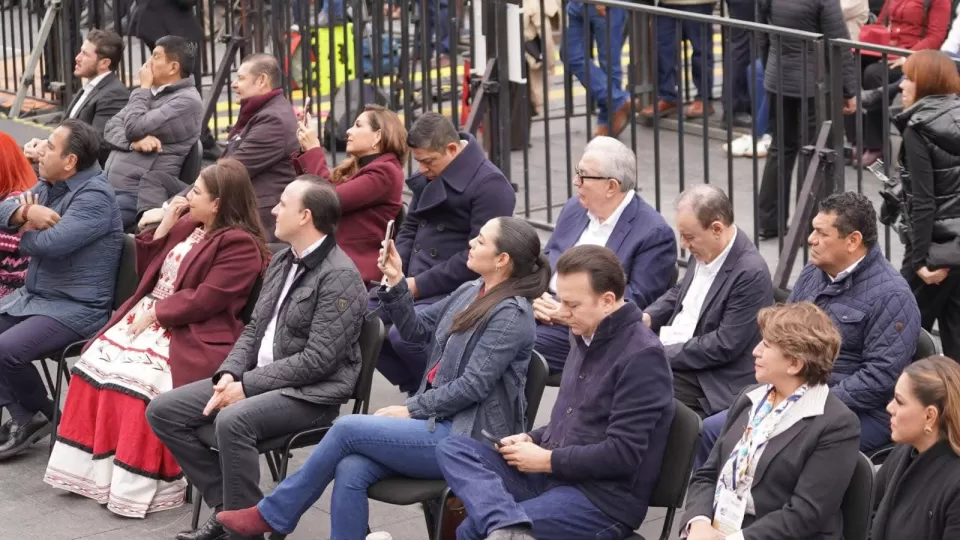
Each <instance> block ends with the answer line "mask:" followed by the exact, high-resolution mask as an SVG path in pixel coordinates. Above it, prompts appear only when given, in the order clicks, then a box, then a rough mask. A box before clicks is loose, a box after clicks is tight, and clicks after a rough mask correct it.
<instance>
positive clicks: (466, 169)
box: [371, 112, 516, 392]
mask: <svg viewBox="0 0 960 540" xmlns="http://www.w3.org/2000/svg"><path fill="white" fill-rule="evenodd" d="M407 145H408V146H409V147H410V151H411V153H412V154H413V157H414V159H416V160H417V163H418V164H419V166H420V172H419V173H417V174H415V175H413V176H411V177H410V178H409V179H407V186H408V187H409V188H410V190H411V191H413V198H412V199H411V200H410V206H409V211H408V212H407V217H406V219H405V220H404V222H403V223H402V224H401V225H400V228H399V231H398V233H397V239H396V245H397V251H398V252H399V253H400V258H401V259H402V260H403V267H404V268H405V269H406V271H407V276H409V277H407V286H408V287H409V288H410V291H411V292H412V293H413V297H414V298H415V299H416V301H417V304H419V305H424V304H432V303H433V302H436V301H437V300H439V299H441V298H443V296H445V295H447V294H450V293H451V292H453V291H455V290H456V289H457V287H459V286H460V285H463V284H464V283H466V282H467V281H470V280H473V279H476V278H477V274H475V273H473V271H471V270H470V269H469V268H467V254H468V253H469V251H470V246H469V242H470V239H471V238H473V237H475V236H477V235H478V234H479V233H480V228H481V227H483V225H484V224H486V223H487V221H490V220H491V219H493V218H496V217H503V216H511V215H513V209H514V206H515V205H516V194H515V193H514V191H513V186H511V185H510V182H509V181H507V178H506V177H505V176H504V175H503V173H502V172H500V169H498V168H497V167H496V165H494V164H493V163H491V162H490V160H488V159H487V157H486V154H484V152H483V148H482V147H481V146H480V144H479V143H478V142H477V141H476V139H474V138H473V136H471V135H470V134H469V133H457V129H456V127H454V125H453V124H452V123H451V122H450V120H449V119H447V118H446V117H444V116H442V115H440V114H437V113H434V112H427V113H424V114H423V115H422V116H420V118H418V119H417V121H416V122H415V123H414V124H413V126H411V128H410V132H409V133H408V134H407ZM376 306H377V302H376V301H375V300H371V308H372V309H376ZM426 361H427V351H426V346H425V345H424V344H420V343H408V342H406V341H403V339H401V338H400V335H399V334H398V333H397V331H396V329H391V330H390V334H389V339H388V340H386V341H385V342H384V344H383V350H382V351H381V354H380V361H379V362H378V363H377V369H378V370H380V372H381V373H382V374H383V375H384V376H385V377H386V378H387V380H389V381H390V382H391V383H393V384H395V385H397V386H398V387H400V390H402V391H404V392H413V391H416V389H417V388H418V387H419V386H420V379H421V378H422V377H423V372H424V370H425V369H426Z"/></svg>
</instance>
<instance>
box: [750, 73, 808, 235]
mask: <svg viewBox="0 0 960 540" xmlns="http://www.w3.org/2000/svg"><path fill="white" fill-rule="evenodd" d="M781 99H782V100H783V107H782V109H783V118H780V117H779V113H780V110H779V109H780V108H781V107H780V104H779V102H778V100H781ZM803 102H804V98H798V97H791V96H781V95H779V94H776V93H774V92H768V93H767V103H769V105H770V115H769V118H770V135H771V138H772V142H771V144H770V150H769V151H768V152H767V163H766V165H765V166H764V168H763V179H762V181H761V184H760V196H759V201H758V202H757V204H758V205H759V214H758V222H759V226H760V228H761V229H766V230H769V231H776V230H780V231H781V234H782V233H783V231H786V230H787V226H786V225H787V223H788V222H789V215H790V185H791V184H792V179H793V174H794V173H793V166H794V164H796V162H797V154H799V153H800V149H802V148H803V147H804V146H806V145H808V144H812V143H813V141H814V140H816V137H817V128H818V126H817V107H816V102H815V100H814V98H812V97H810V98H806V111H804V110H803ZM804 112H806V118H804V117H803V113H804ZM805 172H806V171H798V173H797V174H798V175H799V176H800V178H803V174H804V173H805ZM797 189H799V182H798V188H797ZM781 208H782V209H783V215H782V217H780V209H781ZM778 218H779V219H782V222H781V223H779V225H780V227H779V228H778Z"/></svg>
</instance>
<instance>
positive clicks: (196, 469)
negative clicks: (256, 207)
mask: <svg viewBox="0 0 960 540" xmlns="http://www.w3.org/2000/svg"><path fill="white" fill-rule="evenodd" d="M273 211H274V214H275V216H276V231H275V232H276V236H277V237H278V238H279V239H280V240H282V241H284V242H287V243H289V244H290V246H291V247H290V249H287V250H284V251H281V252H280V253H277V254H276V255H275V256H274V257H273V260H271V261H270V266H269V267H268V268H267V273H266V277H264V280H263V289H262V290H261V292H260V297H259V298H258V300H257V304H256V306H255V307H254V310H253V317H252V320H251V322H250V323H249V324H247V327H246V328H245V329H244V331H243V334H241V335H240V339H239V340H238V341H237V343H236V345H234V347H233V350H232V351H231V352H230V354H229V355H228V356H227V359H226V360H225V361H224V362H223V365H222V366H221V367H220V369H219V370H217V373H216V374H215V375H214V376H213V380H210V379H207V380H201V381H197V382H194V383H191V384H188V385H185V386H181V387H180V388H176V389H174V390H172V391H170V392H166V393H164V394H160V395H159V396H158V397H157V398H155V399H154V400H153V401H151V402H150V405H149V406H148V407H147V421H148V422H149V423H150V426H151V428H152V429H153V431H154V433H156V434H157V437H158V438H159V439H160V440H161V441H163V443H164V444H165V445H166V446H167V448H169V449H170V453H172V454H173V456H174V458H176V460H177V463H179V464H180V467H181V468H182V469H183V472H184V474H186V476H187V478H189V479H190V481H191V482H192V483H193V485H194V486H196V487H197V489H199V490H200V492H201V493H202V494H203V499H204V501H205V502H206V503H207V504H208V505H210V506H211V507H212V508H213V509H214V511H213V512H212V513H211V515H210V519H209V520H207V522H206V523H205V524H204V525H202V526H201V527H200V528H199V529H197V530H195V531H191V532H186V533H181V534H178V535H177V540H224V539H225V538H227V533H226V532H225V531H224V529H223V526H222V525H220V523H219V522H218V521H217V514H218V513H219V511H220V510H223V509H226V510H240V509H242V508H249V507H251V506H253V505H255V504H256V503H257V502H259V501H260V499H262V498H263V493H261V492H260V464H259V459H260V456H259V453H258V452H257V443H258V442H261V441H264V440H266V439H270V438H273V437H279V436H281V435H286V434H290V433H295V432H298V431H303V430H305V429H308V428H313V427H322V426H328V425H330V423H331V422H333V420H334V419H335V418H336V417H337V415H338V414H339V412H340V405H342V404H343V403H346V402H347V401H348V400H349V399H350V398H351V396H353V389H354V386H355V385H356V383H357V378H358V377H359V376H360V360H361V359H360V344H359V339H360V327H361V326H362V325H363V319H364V316H365V314H366V307H367V292H366V289H365V288H364V286H363V279H362V278H361V277H360V271H359V270H357V267H356V266H354V264H353V261H351V260H350V257H348V256H347V255H346V254H345V253H344V252H343V251H342V250H341V249H340V248H339V247H337V243H336V239H335V238H334V233H335V232H336V229H337V225H338V224H339V222H340V198H339V197H338V196H337V191H336V189H334V187H333V186H332V185H331V184H330V183H329V182H327V181H325V180H324V181H322V182H318V181H314V180H312V179H310V177H302V178H300V179H298V180H295V181H294V182H292V183H290V184H289V185H288V186H287V188H286V190H284V192H283V195H282V196H281V197H280V202H279V203H278V204H277V206H276V208H274V210H273ZM211 427H212V429H213V432H214V433H215V437H216V440H217V450H216V451H214V450H211V449H210V447H209V446H207V445H206V444H204V443H203V441H202V440H201V439H200V438H199V436H198V434H197V431H198V429H204V428H206V429H210V428H211ZM230 537H231V538H232V539H233V540H240V539H241V537H240V536H238V535H231V536H230ZM261 540H262V537H261Z"/></svg>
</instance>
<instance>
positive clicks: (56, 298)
mask: <svg viewBox="0 0 960 540" xmlns="http://www.w3.org/2000/svg"><path fill="white" fill-rule="evenodd" d="M99 151H100V138H99V136H98V135H97V133H96V131H94V129H93V127H91V126H90V125H89V124H86V123H84V122H81V121H79V120H67V121H65V122H64V123H63V124H61V125H60V127H58V128H57V129H56V130H54V132H53V133H52V134H51V135H50V138H49V139H48V140H47V148H46V150H44V152H43V157H42V158H41V159H40V182H39V183H38V184H37V185H36V186H35V187H33V188H32V189H30V190H29V191H25V192H23V194H21V195H20V197H19V198H12V199H8V200H6V201H4V202H3V203H0V230H3V231H4V232H7V233H11V232H17V231H19V232H20V233H22V236H21V240H20V251H21V252H22V253H23V254H24V255H29V256H30V266H29V267H28V269H27V280H26V284H25V285H24V286H23V287H21V288H19V289H17V290H16V291H14V292H13V293H11V294H9V295H7V296H4V297H3V299H0V406H3V407H6V408H7V410H8V411H9V413H10V416H11V417H12V419H11V420H10V421H9V422H7V423H6V424H5V425H4V426H3V427H0V461H2V460H6V459H9V458H11V457H13V456H16V455H17V454H19V453H21V452H23V451H24V450H26V449H27V448H29V447H30V445H32V444H33V443H35V442H36V441H39V440H40V439H42V438H44V437H45V436H47V435H48V434H52V433H53V425H52V424H51V423H50V420H51V418H52V416H53V411H54V407H55V406H56V405H55V404H54V403H53V401H51V400H50V399H49V398H48V397H47V389H46V388H45V387H44V384H43V381H41V379H40V374H39V373H38V372H37V369H36V368H35V367H34V366H33V361H34V360H35V359H37V358H43V357H44V355H48V354H51V353H56V354H59V351H60V350H62V349H63V348H64V347H66V346H67V345H69V344H70V343H74V342H76V341H79V340H81V339H84V338H89V337H90V336H92V335H93V334H94V333H96V332H97V330H99V329H100V327H101V326H103V325H104V324H106V323H107V316H108V315H109V314H110V306H111V304H112V303H113V289H114V285H115V282H116V279H117V267H118V266H119V265H120V252H121V251H122V250H123V231H122V230H121V229H120V214H119V212H118V210H117V202H116V199H115V197H114V194H113V189H111V188H110V185H109V184H107V181H106V178H104V175H103V171H102V170H101V169H100V164H99V163H97V153H98V152H99Z"/></svg>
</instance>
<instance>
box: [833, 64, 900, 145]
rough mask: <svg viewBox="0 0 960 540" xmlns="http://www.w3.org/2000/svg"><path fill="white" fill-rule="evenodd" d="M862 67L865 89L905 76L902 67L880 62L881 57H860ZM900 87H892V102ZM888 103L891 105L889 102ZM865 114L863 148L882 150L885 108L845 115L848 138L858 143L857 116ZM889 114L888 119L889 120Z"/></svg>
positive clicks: (890, 97) (886, 83)
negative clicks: (893, 66)
mask: <svg viewBox="0 0 960 540" xmlns="http://www.w3.org/2000/svg"><path fill="white" fill-rule="evenodd" d="M860 67H861V69H863V78H862V83H861V84H862V85H863V89H864V90H873V89H874V88H880V87H881V86H885V85H888V84H890V83H894V82H897V81H899V80H900V79H901V78H903V70H902V69H901V68H898V67H897V68H890V67H887V66H885V65H884V63H883V62H880V61H879V59H876V58H872V57H863V56H861V57H860ZM897 92H899V89H891V92H890V94H889V99H890V101H891V102H892V101H893V98H894V97H896V95H897ZM886 105H889V103H887V104H886ZM860 114H863V132H862V135H863V149H864V150H882V149H883V109H876V110H873V111H866V112H864V113H858V114H849V115H846V116H844V119H843V120H844V130H845V131H846V132H847V139H848V140H849V141H850V142H852V143H853V144H857V140H856V139H857V118H858V117H859V115H860ZM889 118H890V117H889V116H887V119H888V120H889Z"/></svg>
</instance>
